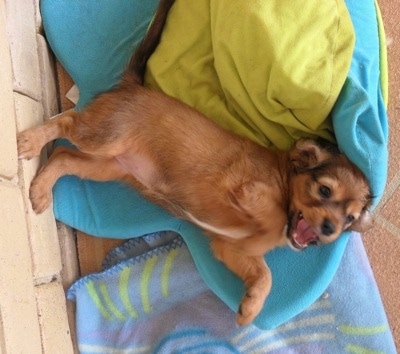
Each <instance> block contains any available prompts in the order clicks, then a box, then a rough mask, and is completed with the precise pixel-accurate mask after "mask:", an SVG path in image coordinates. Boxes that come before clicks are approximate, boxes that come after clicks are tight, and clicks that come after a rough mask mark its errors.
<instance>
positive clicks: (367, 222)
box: [349, 210, 373, 232]
mask: <svg viewBox="0 0 400 354" xmlns="http://www.w3.org/2000/svg"><path fill="white" fill-rule="evenodd" d="M372 225H373V219H372V217H371V214H370V212H369V211H368V210H365V211H363V212H362V213H361V215H360V217H359V218H358V219H357V220H355V221H354V222H353V223H352V224H351V225H350V227H349V230H352V231H358V232H364V231H367V230H368V229H369V228H371V227H372Z"/></svg>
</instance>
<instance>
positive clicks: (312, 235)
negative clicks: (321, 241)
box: [296, 219, 318, 247]
mask: <svg viewBox="0 0 400 354" xmlns="http://www.w3.org/2000/svg"><path fill="white" fill-rule="evenodd" d="M317 236H318V234H317V233H316V232H315V231H314V229H313V228H312V227H311V226H310V225H309V224H308V223H307V222H306V221H305V220H304V219H301V220H299V222H298V223H297V230H296V242H297V243H298V244H299V245H300V246H303V247H305V246H307V245H308V243H309V242H311V241H313V240H315V239H316V238H317Z"/></svg>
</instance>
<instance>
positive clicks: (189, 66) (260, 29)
mask: <svg viewBox="0 0 400 354" xmlns="http://www.w3.org/2000/svg"><path fill="white" fill-rule="evenodd" d="M354 43H355V38H354V30H353V26H352V22H351V19H350V16H349V14H348V11H347V8H346V5H345V3H344V2H343V1H341V0H324V1H320V0H307V1H293V0H270V1H265V0H252V1H239V0H234V1H233V0H197V1H187V0H177V1H176V3H175V4H174V6H173V8H172V9H171V12H170V14H169V17H168V21H167V24H166V27H165V30H164V33H163V36H162V39H161V43H160V45H159V46H158V48H157V50H156V51H155V53H154V54H153V55H152V57H151V58H150V61H149V63H148V66H147V72H146V84H147V85H149V86H151V87H154V88H158V89H161V90H162V91H164V92H166V93H168V94H170V95H172V96H174V97H177V98H179V99H181V100H182V101H184V102H186V103H188V104H189V105H191V106H193V107H195V108H197V109H198V110H200V111H201V112H203V113H204V114H205V115H207V116H208V117H209V118H211V119H213V120H214V121H215V122H216V123H218V124H219V125H221V126H222V127H224V128H226V129H229V130H231V131H234V132H236V133H238V134H241V135H245V136H247V137H249V138H250V139H252V140H254V141H256V142H258V143H260V144H262V145H265V146H275V147H277V148H280V149H288V148H290V146H291V145H292V143H293V141H294V140H296V139H298V138H299V137H301V136H322V137H325V138H327V139H330V140H333V139H334V137H333V129H332V126H331V122H330V120H329V113H330V111H331V109H332V107H333V105H334V103H335V101H336V99H337V97H338V95H339V92H340V90H341V88H342V86H343V83H344V81H345V78H346V76H347V73H348V70H349V67H350V62H351V59H352V54H353V49H354Z"/></svg>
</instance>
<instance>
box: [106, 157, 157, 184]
mask: <svg viewBox="0 0 400 354" xmlns="http://www.w3.org/2000/svg"><path fill="white" fill-rule="evenodd" d="M114 158H115V160H116V161H117V162H118V163H119V165H120V166H121V167H122V168H123V169H124V170H125V171H126V172H127V173H128V174H130V175H132V176H133V177H135V178H136V179H137V180H138V181H139V182H140V183H141V184H143V185H144V186H145V187H147V188H151V186H152V184H153V182H154V180H155V177H156V172H157V171H156V168H155V166H154V164H153V163H152V162H151V160H150V159H148V158H146V157H145V156H143V155H140V154H135V153H129V152H127V153H124V154H121V155H117V156H115V157H114Z"/></svg>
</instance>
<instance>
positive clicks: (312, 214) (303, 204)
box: [287, 139, 371, 249]
mask: <svg viewBox="0 0 400 354" xmlns="http://www.w3.org/2000/svg"><path fill="white" fill-rule="evenodd" d="M290 159H291V164H292V174H291V179H290V189H291V190H290V193H291V195H290V207H289V208H290V210H289V217H288V228H287V237H288V239H289V241H290V244H291V245H292V246H293V247H295V248H296V249H303V248H305V247H307V246H308V245H313V244H320V243H329V242H332V241H334V240H336V239H337V238H338V237H339V235H340V234H341V233H342V232H343V231H344V230H355V231H364V230H366V229H367V228H368V227H369V226H370V225H371V217H370V215H369V212H368V208H369V206H370V204H371V192H370V188H369V185H368V182H367V180H366V178H365V176H364V175H363V173H362V172H361V171H360V170H359V169H358V168H357V167H356V166H355V165H353V164H352V163H351V162H350V161H349V160H348V159H347V157H346V156H345V155H343V154H341V153H340V152H339V150H338V149H337V147H336V146H335V145H333V144H331V143H329V142H326V141H323V140H318V141H316V140H305V139H303V140H299V141H298V142H297V143H296V145H295V146H294V148H293V149H292V151H291V152H290Z"/></svg>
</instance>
